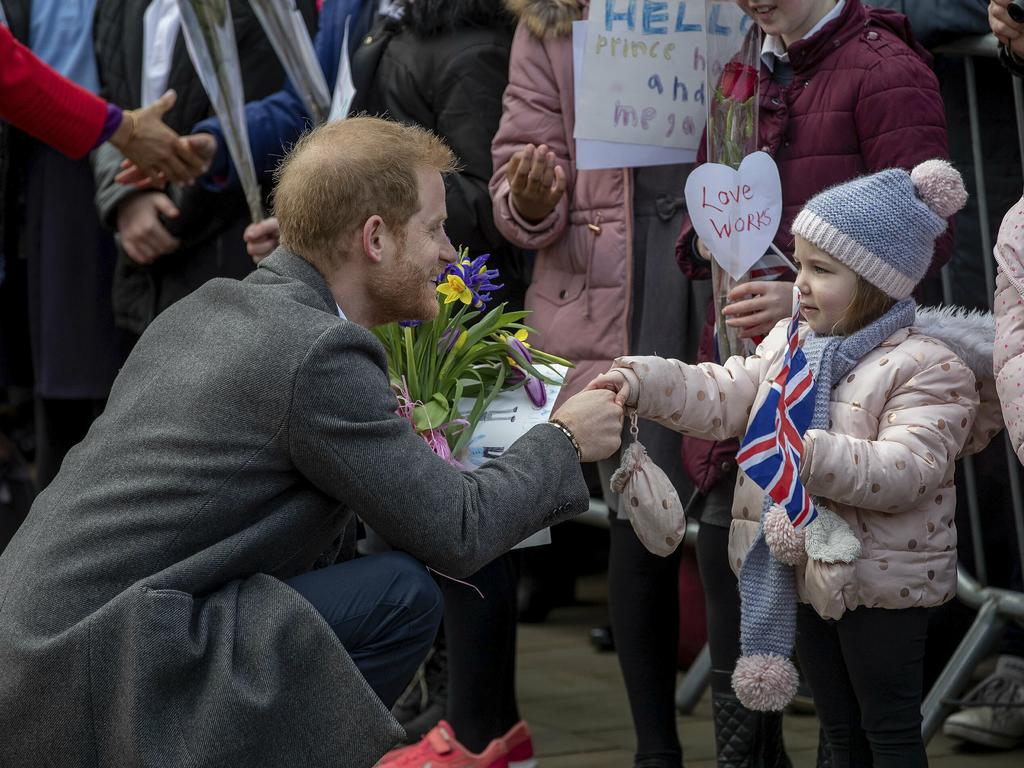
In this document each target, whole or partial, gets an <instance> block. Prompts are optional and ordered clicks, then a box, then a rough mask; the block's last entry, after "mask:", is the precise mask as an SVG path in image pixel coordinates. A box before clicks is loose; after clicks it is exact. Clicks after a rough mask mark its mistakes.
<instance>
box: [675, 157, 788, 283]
mask: <svg viewBox="0 0 1024 768" xmlns="http://www.w3.org/2000/svg"><path fill="white" fill-rule="evenodd" d="M685 194H686V210H687V211H688V212H689V214H690V219H691V220H692V221H693V228H694V229H695V230H696V231H697V235H698V237H700V239H701V240H702V241H703V242H704V245H706V246H707V247H708V250H710V251H711V253H712V255H713V256H714V257H715V261H717V262H718V264H719V265H720V266H721V267H722V268H723V269H724V270H725V271H726V272H728V273H729V274H730V275H732V277H733V278H734V279H736V280H739V279H740V278H741V277H742V276H743V275H744V274H745V273H746V272H747V270H748V269H750V267H752V266H753V265H754V264H755V263H757V261H758V260H759V259H760V258H761V257H762V256H764V254H765V251H767V250H768V249H769V247H771V243H772V240H774V239H775V233H776V232H777V231H778V229H779V222H780V220H781V218H782V182H781V181H780V179H779V169H778V166H776V165H775V161H774V160H773V159H772V157H771V155H768V154H767V153H765V152H754V153H752V154H750V155H747V156H746V157H745V158H743V162H742V163H740V167H739V170H735V169H733V168H730V167H729V166H728V165H721V164H719V163H705V164H704V165H701V166H698V167H697V168H695V169H694V170H693V171H692V172H691V173H690V175H689V176H688V177H687V179H686V190H685Z"/></svg>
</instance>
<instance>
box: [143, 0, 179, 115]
mask: <svg viewBox="0 0 1024 768" xmlns="http://www.w3.org/2000/svg"><path fill="white" fill-rule="evenodd" d="M179 29H181V11H179V10H178V3H177V0H153V2H151V3H150V4H149V7H148V8H147V9H146V13H145V14H144V15H143V17H142V101H141V103H142V106H146V105H147V104H152V103H153V102H154V101H156V100H157V99H158V98H160V97H161V96H162V95H163V92H164V91H166V90H167V79H168V77H170V74H171V58H172V57H173V56H174V45H175V43H176V42H177V41H178V30H179Z"/></svg>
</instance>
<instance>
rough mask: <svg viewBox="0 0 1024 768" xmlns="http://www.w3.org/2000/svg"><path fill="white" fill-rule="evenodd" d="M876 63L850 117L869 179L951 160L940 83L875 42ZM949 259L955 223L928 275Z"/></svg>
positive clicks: (906, 54) (907, 55)
mask: <svg viewBox="0 0 1024 768" xmlns="http://www.w3.org/2000/svg"><path fill="white" fill-rule="evenodd" d="M879 46H880V50H879V54H880V55H879V58H878V59H877V60H876V61H875V62H874V64H872V65H871V67H870V68H869V69H868V71H867V72H865V73H864V77H863V79H862V80H861V87H860V91H859V95H858V98H857V105H856V109H855V111H854V120H855V122H856V126H857V136H858V137H859V139H860V146H861V157H862V159H863V161H864V165H865V170H866V172H867V173H875V172H877V171H881V170H884V169H886V168H905V169H907V170H910V169H912V168H913V167H914V166H915V165H917V164H918V163H923V162H924V161H925V160H932V159H934V158H941V159H943V160H948V159H949V142H948V139H947V136H946V117H945V111H944V108H943V105H942V96H941V95H940V93H939V81H938V80H937V79H936V77H935V74H934V73H933V72H932V71H931V70H930V69H929V68H928V65H927V64H925V63H924V61H922V60H921V58H920V57H918V56H917V55H916V54H915V53H913V52H912V51H910V50H902V51H899V50H897V51H895V52H893V50H892V47H891V46H886V45H885V44H884V43H882V42H879ZM952 254H953V220H952V219H950V220H949V227H948V228H947V229H946V231H945V232H944V233H943V234H942V235H941V236H940V237H939V239H938V240H937V241H936V243H935V256H934V257H933V258H932V265H931V267H930V269H929V274H934V273H936V272H938V270H939V269H941V268H942V266H943V265H944V264H946V262H948V261H949V259H950V257H951V256H952Z"/></svg>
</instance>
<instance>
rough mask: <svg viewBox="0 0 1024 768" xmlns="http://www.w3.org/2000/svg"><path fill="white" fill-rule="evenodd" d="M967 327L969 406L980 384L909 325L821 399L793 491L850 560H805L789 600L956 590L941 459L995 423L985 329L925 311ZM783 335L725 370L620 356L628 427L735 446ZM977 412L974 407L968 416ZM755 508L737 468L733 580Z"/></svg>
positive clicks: (950, 506) (881, 603)
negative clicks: (799, 482)
mask: <svg viewBox="0 0 1024 768" xmlns="http://www.w3.org/2000/svg"><path fill="white" fill-rule="evenodd" d="M921 314H922V315H924V314H925V313H921ZM971 320H975V321H981V322H980V323H978V324H977V325H976V326H975V327H972V328H970V332H968V333H961V334H960V336H961V338H960V339H959V341H960V342H961V343H962V344H965V345H966V346H967V347H968V351H967V352H965V356H967V357H971V358H972V360H971V362H972V365H974V364H977V365H978V366H979V368H980V369H981V371H979V372H980V373H982V375H983V377H987V380H988V382H989V383H988V390H989V394H988V395H987V396H986V394H985V393H984V392H982V396H981V398H980V399H979V390H981V389H982V384H981V383H977V384H976V380H975V375H974V373H972V371H971V370H970V368H968V366H967V365H966V364H965V363H964V362H963V361H962V360H961V359H960V358H959V357H958V356H957V355H956V354H954V353H953V352H952V351H951V350H950V348H949V347H947V346H946V345H945V344H943V343H941V342H939V341H936V340H935V339H934V338H931V337H929V336H927V335H925V334H924V333H922V331H921V329H920V328H919V327H917V326H914V327H911V328H904V329H902V330H899V331H897V332H896V333H894V334H893V335H892V336H890V337H889V338H888V339H887V340H886V341H884V342H883V343H882V344H881V345H880V346H879V347H877V348H876V349H875V350H873V351H872V352H870V353H869V354H868V355H866V356H865V357H864V358H863V359H862V360H861V361H860V362H859V363H858V364H857V365H856V366H855V367H854V368H853V370H852V371H850V373H849V374H848V375H847V376H846V377H845V378H844V379H843V380H842V381H840V383H839V384H838V385H837V386H836V387H835V388H834V389H833V390H832V397H831V406H830V417H831V419H830V420H831V424H830V428H829V429H828V430H809V431H808V432H807V435H806V437H805V440H804V443H805V448H804V458H803V463H802V466H801V476H802V478H803V480H804V484H805V486H806V487H807V489H808V491H809V492H810V493H812V494H814V495H817V496H821V497H824V498H825V499H828V500H829V503H828V505H829V506H830V508H831V509H832V510H833V511H835V512H836V513H837V514H838V515H840V516H841V517H842V518H843V519H844V520H845V521H846V522H847V523H848V524H849V526H850V528H851V529H852V530H853V531H854V533H855V534H856V535H857V537H858V539H859V540H860V543H861V550H862V551H861V556H860V558H859V559H857V560H855V561H854V562H852V563H848V564H843V563H838V564H826V563H823V562H818V561H814V560H810V561H808V563H807V564H806V565H805V566H800V567H799V568H798V570H797V592H798V594H799V596H800V599H801V600H802V601H803V602H807V603H810V604H811V605H812V606H813V607H814V608H815V610H816V611H817V612H818V613H819V614H820V615H821V616H823V617H824V618H838V617H839V616H841V615H842V614H843V613H844V611H847V610H852V609H854V608H856V607H858V606H861V605H864V606H870V607H881V608H909V607H911V606H926V607H927V606H934V605H939V604H941V603H944V602H945V601H947V600H949V599H950V598H951V597H952V596H953V595H954V594H955V592H956V527H955V526H954V523H953V512H954V508H955V506H956V491H955V488H954V487H953V472H954V459H956V458H957V456H959V455H964V454H965V453H971V452H974V451H977V450H980V449H981V448H982V447H983V446H984V444H985V443H987V442H988V439H989V436H990V434H994V432H997V431H998V429H999V419H998V407H997V406H995V404H994V397H992V396H991V395H993V394H994V393H992V392H991V389H992V384H991V366H990V365H987V363H988V359H987V358H988V355H989V353H988V351H987V350H988V346H986V344H985V341H984V338H983V337H984V336H985V334H984V333H983V332H979V327H980V326H981V325H982V324H983V323H984V322H986V320H987V322H988V323H989V325H991V319H990V318H987V319H986V318H985V317H983V316H982V317H978V316H969V317H967V318H964V317H957V316H953V315H952V314H951V313H949V312H939V313H937V324H939V325H949V326H961V327H962V326H963V325H964V324H965V323H967V322H968V321H971ZM788 324H789V321H786V320H784V321H782V322H780V323H779V324H778V325H777V326H776V327H775V329H774V330H773V331H772V332H771V333H770V334H769V336H768V337H767V338H766V339H765V340H764V342H763V343H762V344H761V345H760V346H759V347H758V349H757V351H756V353H755V354H754V355H753V356H751V357H748V358H742V357H733V358H730V359H729V360H727V361H726V363H725V365H715V364H712V363H701V364H700V365H686V364H684V363H681V362H679V361H677V360H666V359H664V358H659V357H627V358H622V359H620V360H617V361H616V365H617V366H621V367H624V368H627V369H630V370H629V371H627V372H626V373H625V374H624V375H626V376H627V378H628V379H630V380H631V384H632V385H633V386H636V387H638V389H639V391H638V393H637V413H638V414H639V415H640V416H641V417H643V418H647V419H651V420H653V421H656V422H658V423H660V424H663V425H665V426H667V427H671V428H673V429H676V430H678V431H680V432H685V433H686V434H691V435H695V436H698V437H703V438H706V439H709V440H722V439H725V438H729V437H741V436H742V435H743V434H744V433H745V432H746V429H747V426H748V421H749V419H750V414H751V413H752V412H753V410H754V409H756V408H757V407H759V406H760V404H761V403H762V402H763V401H764V399H765V397H766V395H767V393H768V390H769V388H770V385H771V381H772V379H773V378H774V377H775V375H776V374H777V373H778V370H779V368H780V367H781V365H782V352H783V347H784V345H785V341H786V331H787V326H788ZM934 324H936V323H933V325H934ZM805 330H806V328H805V327H804V328H803V329H802V332H803V331H805ZM929 330H932V329H931V328H929ZM936 330H938V329H936ZM988 345H991V330H989V332H988ZM972 346H973V347H979V346H980V347H981V348H982V351H981V352H978V351H977V350H976V349H972V348H971V347H972ZM633 396H634V392H633V391H631V392H630V398H631V399H633ZM980 401H984V402H985V403H986V406H985V408H983V409H982V412H981V415H980V416H979V402H980ZM993 430H994V431H993ZM965 446H966V447H965ZM763 499H764V493H763V491H762V490H761V489H760V488H758V487H757V486H756V485H755V484H754V483H753V482H751V481H750V479H749V478H747V476H746V475H745V474H744V473H743V472H742V471H740V472H739V476H738V478H737V481H736V493H735V497H734V501H733V521H732V526H731V528H730V534H729V559H730V562H731V564H732V565H733V567H734V568H735V570H736V571H737V572H738V571H739V569H740V566H741V565H742V563H743V558H744V557H745V556H746V553H747V551H748V550H749V549H750V546H751V544H752V542H753V541H754V538H755V536H756V534H757V529H758V524H759V520H760V515H761V508H762V501H763Z"/></svg>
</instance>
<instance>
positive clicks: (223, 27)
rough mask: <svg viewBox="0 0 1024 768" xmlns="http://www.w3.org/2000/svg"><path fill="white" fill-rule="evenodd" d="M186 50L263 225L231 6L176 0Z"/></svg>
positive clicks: (216, 0) (215, 0) (220, 0)
mask: <svg viewBox="0 0 1024 768" xmlns="http://www.w3.org/2000/svg"><path fill="white" fill-rule="evenodd" d="M178 8H179V10H180V11H181V29H182V31H183V32H184V33H185V47H186V48H187V49H188V55H189V58H190V59H192V64H193V66H195V68H196V74H197V75H199V80H200V82H202V84H203V89H204V90H205V91H206V95H207V96H209V97H210V103H211V104H212V105H213V109H214V111H215V112H216V113H217V117H218V118H220V124H221V127H222V128H223V130H224V140H225V142H226V143H227V145H228V153H229V154H230V155H231V159H232V160H233V161H234V163H235V169H236V170H237V171H238V179H239V181H240V182H241V185H242V190H243V192H244V193H245V201H246V203H247V204H248V206H249V215H250V216H251V217H252V220H253V221H262V220H263V197H262V195H261V194H260V185H259V182H257V181H256V168H255V166H254V164H253V161H252V149H251V148H250V147H249V129H248V127H247V126H246V122H245V91H244V90H243V89H242V67H241V65H240V64H239V62H238V45H237V44H236V42H235V27H234V24H233V23H232V21H231V8H230V6H229V4H228V0H178Z"/></svg>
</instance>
